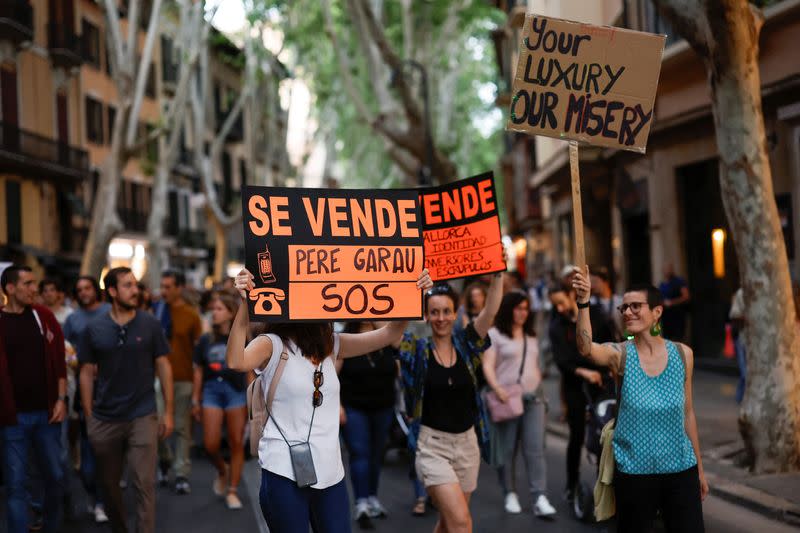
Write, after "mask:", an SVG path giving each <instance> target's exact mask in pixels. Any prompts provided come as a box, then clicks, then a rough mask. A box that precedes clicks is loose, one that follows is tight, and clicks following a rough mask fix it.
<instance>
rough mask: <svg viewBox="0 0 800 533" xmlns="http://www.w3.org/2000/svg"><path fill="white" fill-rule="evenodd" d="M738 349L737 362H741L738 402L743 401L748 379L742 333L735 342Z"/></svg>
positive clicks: (737, 386)
mask: <svg viewBox="0 0 800 533" xmlns="http://www.w3.org/2000/svg"><path fill="white" fill-rule="evenodd" d="M733 346H734V348H735V349H736V362H737V363H738V364H739V383H737V384H736V403H742V398H744V386H745V382H746V380H747V353H746V352H745V347H744V337H743V336H742V335H741V334H740V335H739V337H738V338H737V339H736V340H735V341H734V342H733Z"/></svg>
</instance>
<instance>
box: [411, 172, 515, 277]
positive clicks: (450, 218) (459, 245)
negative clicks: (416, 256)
mask: <svg viewBox="0 0 800 533" xmlns="http://www.w3.org/2000/svg"><path fill="white" fill-rule="evenodd" d="M420 203H421V204H422V216H423V228H424V241H425V267H426V268H427V269H428V270H429V271H430V274H431V278H432V279H433V280H435V281H440V280H447V279H456V278H463V277H468V276H478V275H481V274H490V273H493V272H502V271H504V270H505V269H506V265H505V262H504V261H503V244H502V240H501V233H500V220H499V218H498V211H497V195H496V193H495V188H494V176H493V174H492V173H491V172H487V173H485V174H481V175H478V176H474V177H471V178H467V179H464V180H460V181H457V182H455V183H450V184H447V185H443V186H441V187H431V188H428V189H425V190H423V192H422V193H421V194H420Z"/></svg>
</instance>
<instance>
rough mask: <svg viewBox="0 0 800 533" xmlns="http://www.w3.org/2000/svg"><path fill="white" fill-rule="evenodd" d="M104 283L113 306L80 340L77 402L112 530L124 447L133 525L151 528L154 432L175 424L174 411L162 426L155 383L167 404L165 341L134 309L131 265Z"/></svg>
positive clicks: (121, 516)
mask: <svg viewBox="0 0 800 533" xmlns="http://www.w3.org/2000/svg"><path fill="white" fill-rule="evenodd" d="M104 281H105V286H106V291H107V292H108V295H109V297H110V299H111V302H112V306H111V310H110V311H109V312H108V313H103V314H101V315H99V316H98V317H96V318H95V319H93V320H91V321H90V322H89V324H88V325H87V327H86V329H85V331H84V332H83V335H82V337H81V341H80V343H79V346H78V359H79V361H80V363H81V365H82V367H81V374H80V381H81V401H82V404H83V409H84V412H85V413H86V425H87V430H88V433H89V440H90V441H91V444H92V447H93V448H94V451H95V454H96V456H97V459H98V462H99V464H100V471H101V475H102V481H103V488H104V490H105V494H106V495H107V501H106V511H107V514H108V518H109V519H110V521H111V526H112V529H113V530H114V531H127V526H126V521H127V514H126V512H125V508H124V505H123V502H122V491H121V490H120V486H119V480H120V477H121V476H122V465H123V453H125V452H127V463H128V469H129V472H130V477H131V481H132V484H133V488H134V490H135V491H136V493H137V496H136V502H137V510H136V511H137V512H136V514H137V518H138V528H137V531H139V532H142V533H152V532H153V531H154V530H155V465H156V450H157V445H158V436H159V434H160V435H161V437H163V438H165V437H167V436H168V435H169V434H170V433H171V432H172V427H173V421H172V414H171V413H172V410H171V409H168V410H167V411H166V413H165V414H164V418H163V420H162V423H161V427H159V420H158V416H157V415H156V402H155V389H154V386H153V383H154V380H155V376H156V373H157V374H158V377H159V380H160V381H161V384H162V391H163V393H164V403H165V404H166V405H167V406H168V407H170V408H171V407H172V371H171V368H170V365H169V361H167V358H166V356H167V354H168V353H169V344H168V343H167V339H166V337H165V336H164V332H163V331H162V329H161V324H159V322H158V320H156V319H155V317H153V316H152V315H150V314H149V313H146V312H144V311H138V310H137V309H136V307H137V304H138V292H139V289H138V287H137V284H136V277H135V276H134V275H133V273H132V272H131V270H130V269H128V268H124V267H120V268H114V269H111V270H110V271H109V272H108V274H106V277H105V279H104ZM95 373H96V375H97V380H96V381H95ZM95 384H96V385H95Z"/></svg>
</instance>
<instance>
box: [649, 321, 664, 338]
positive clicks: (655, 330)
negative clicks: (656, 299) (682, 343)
mask: <svg viewBox="0 0 800 533" xmlns="http://www.w3.org/2000/svg"><path fill="white" fill-rule="evenodd" d="M661 331H662V328H661V321H660V320H659V321H658V322H656V323H655V324H653V327H651V328H650V335H652V336H653V337H658V336H659V335H661Z"/></svg>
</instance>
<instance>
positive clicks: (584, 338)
mask: <svg viewBox="0 0 800 533" xmlns="http://www.w3.org/2000/svg"><path fill="white" fill-rule="evenodd" d="M589 279H590V278H589V267H586V272H585V273H584V272H581V271H580V269H575V277H574V278H573V281H572V285H573V287H575V292H576V295H577V298H578V304H579V305H584V304H588V302H589V294H590V293H591V284H590V282H589ZM576 329H577V338H576V341H577V344H578V351H579V352H580V354H581V355H582V356H584V357H588V358H590V359H591V360H592V361H593V362H594V363H595V364H597V365H600V366H607V367H609V368H611V370H613V371H614V373H615V374H616V373H617V371H618V369H619V363H620V360H621V358H622V345H621V344H619V343H616V342H608V343H604V344H597V343H596V342H592V320H591V313H590V310H589V307H588V306H586V307H583V308H581V307H579V308H578V323H577V326H576Z"/></svg>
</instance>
